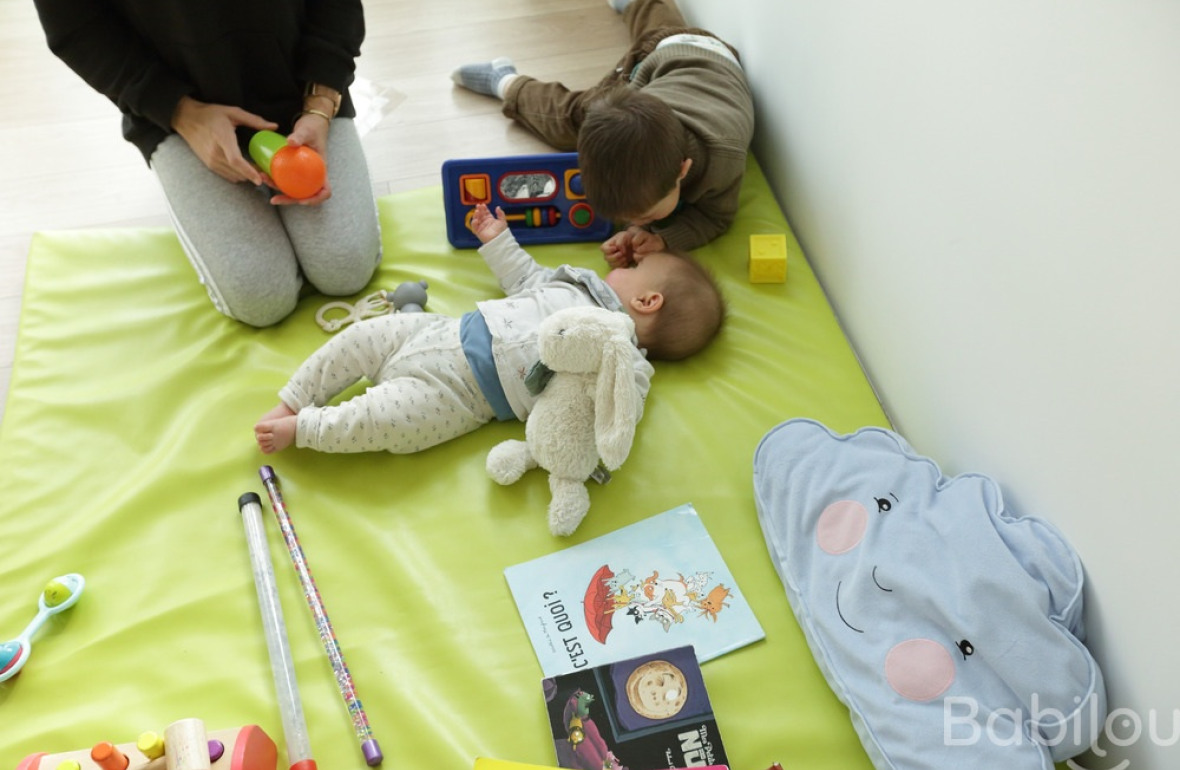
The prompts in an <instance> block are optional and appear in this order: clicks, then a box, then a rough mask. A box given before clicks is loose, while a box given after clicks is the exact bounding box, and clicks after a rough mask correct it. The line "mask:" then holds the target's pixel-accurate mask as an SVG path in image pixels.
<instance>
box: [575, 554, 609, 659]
mask: <svg viewBox="0 0 1180 770" xmlns="http://www.w3.org/2000/svg"><path fill="white" fill-rule="evenodd" d="M614 576H615V573H614V572H611V568H610V567H608V566H607V565H605V564H603V565H602V566H601V567H599V568H598V571H597V572H595V573H594V577H592V578H590V585H588V586H586V598H585V600H584V601H583V603H582V609H583V611H584V612H585V613H586V627H587V628H589V629H590V635H591V636H593V637H594V638H595V639H596V640H598V642H599V643H600V644H606V635H607V634H609V633H610V631H611V622H612V620H613V618H614V614H613V613H614V601H613V599H614V592H613V591H611V590H610V588H608V584H607V581H608V580H610V579H611V578H613V577H614Z"/></svg>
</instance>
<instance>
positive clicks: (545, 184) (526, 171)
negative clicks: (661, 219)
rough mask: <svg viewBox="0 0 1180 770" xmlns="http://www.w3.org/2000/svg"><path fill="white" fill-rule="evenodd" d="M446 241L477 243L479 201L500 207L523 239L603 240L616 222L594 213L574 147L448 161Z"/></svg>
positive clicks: (474, 245) (445, 172)
mask: <svg viewBox="0 0 1180 770" xmlns="http://www.w3.org/2000/svg"><path fill="white" fill-rule="evenodd" d="M442 178H443V205H444V207H445V210H446V217H447V240H449V241H450V242H451V245H452V246H454V247H455V248H457V249H464V248H477V247H479V245H480V243H479V239H478V238H476V237H475V234H474V233H473V232H471V227H470V222H471V215H472V212H474V211H475V206H476V204H479V203H483V204H486V205H487V207H488V208H489V209H490V210H492V211H495V210H496V207H497V206H499V207H501V208H503V209H504V213H505V214H506V215H507V217H508V226H509V228H511V230H512V232H513V235H515V236H516V240H517V242H519V243H522V244H525V243H570V242H574V241H604V240H606V239H607V238H609V237H610V235H611V232H612V231H613V229H614V228H613V225H612V224H611V223H610V222H609V221H608V220H606V219H603V218H601V217H599V216H597V215H596V214H595V211H594V207H593V206H592V205H591V204H590V202H589V201H588V200H586V193H585V191H584V190H583V189H582V172H581V170H580V169H579V168H578V154H577V153H576V152H556V153H547V154H539V155H517V156H508V157H503V158H467V159H459V160H448V161H446V162H445V163H443V166H442Z"/></svg>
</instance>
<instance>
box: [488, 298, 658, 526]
mask: <svg viewBox="0 0 1180 770" xmlns="http://www.w3.org/2000/svg"><path fill="white" fill-rule="evenodd" d="M634 329H635V324H634V323H633V322H632V321H631V318H630V316H628V315H627V314H626V313H620V312H616V311H612V310H606V309H604V308H600V307H575V308H567V309H565V310H559V311H558V312H556V313H554V314H553V315H551V316H549V317H548V318H546V319H545V320H544V321H542V322H541V326H540V329H539V339H538V347H539V351H540V357H541V363H542V364H544V365H545V366H546V367H548V369H550V370H551V371H552V372H553V374H552V377H551V379H550V380H549V382H548V384H547V385H546V386H545V389H544V390H543V391H541V394H540V395H539V396H538V398H537V403H536V406H535V407H534V408H533V411H532V412H531V413H530V414H529V417H528V420H527V421H526V422H525V430H524V435H525V440H524V441H517V440H515V439H510V440H508V441H503V442H501V443H499V444H497V445H496V446H495V447H493V448H492V451H491V452H490V453H488V461H487V469H488V475H490V476H491V477H492V478H493V479H495V480H496V481H497V482H499V483H501V484H512V483H513V482H515V481H517V480H518V479H519V478H520V477H521V476H522V475H524V472H525V471H527V470H530V469H531V468H536V467H541V468H544V469H545V470H547V471H549V489H550V492H551V493H552V500H551V501H550V503H549V531H550V532H552V533H553V534H555V535H569V534H572V533H573V531H574V530H575V529H577V528H578V525H579V524H581V523H582V519H583V518H584V517H585V516H586V512H587V511H588V510H589V509H590V493H589V492H587V490H586V480H587V479H588V478H590V476H591V474H593V473H594V470H595V469H596V468H597V467H598V465H599V460H601V461H602V464H603V465H605V466H606V468H607V469H608V470H615V469H616V468H618V467H619V466H620V465H622V464H623V461H624V460H626V459H627V454H628V453H629V452H630V451H631V442H632V440H633V439H634V438H635V423H636V422H637V421H638V419H639V413H640V412H639V410H640V407H641V404H640V394H639V388H638V386H637V385H636V384H635V372H634V369H633V366H632V356H633V355H634V344H633V343H632V341H631V337H632V334H633V332H634Z"/></svg>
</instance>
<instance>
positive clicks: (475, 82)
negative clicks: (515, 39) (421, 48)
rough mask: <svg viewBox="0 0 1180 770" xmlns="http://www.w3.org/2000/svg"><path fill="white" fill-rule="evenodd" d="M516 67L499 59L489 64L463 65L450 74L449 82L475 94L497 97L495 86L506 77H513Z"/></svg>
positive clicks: (508, 61) (505, 59)
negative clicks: (451, 81)
mask: <svg viewBox="0 0 1180 770" xmlns="http://www.w3.org/2000/svg"><path fill="white" fill-rule="evenodd" d="M515 74H516V67H515V65H513V63H512V60H511V59H507V58H504V57H500V58H499V59H493V60H492V61H490V62H481V63H479V64H464V65H463V66H462V67H460V68H459V69H457V70H455V71H454V72H452V73H451V80H453V81H455V82H456V83H458V84H459V85H461V86H463V87H464V88H467V89H470V90H472V91H475V92H476V93H477V94H486V95H487V96H499V94H497V92H496V86H497V85H498V84H499V83H500V80H501V79H503V78H505V77H507V76H508V75H515Z"/></svg>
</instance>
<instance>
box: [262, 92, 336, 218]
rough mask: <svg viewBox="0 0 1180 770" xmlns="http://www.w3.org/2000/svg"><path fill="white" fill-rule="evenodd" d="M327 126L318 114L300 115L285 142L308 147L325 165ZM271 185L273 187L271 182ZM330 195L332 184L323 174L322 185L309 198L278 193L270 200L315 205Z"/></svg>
mask: <svg viewBox="0 0 1180 770" xmlns="http://www.w3.org/2000/svg"><path fill="white" fill-rule="evenodd" d="M329 126H330V124H329V121H328V120H327V119H325V118H323V117H322V116H320V115H314V114H309V115H302V116H300V118H299V119H298V120H296V121H295V125H294V126H292V127H291V133H290V134H288V135H287V144H288V145H289V146H291V147H299V146H300V145H303V146H306V147H310V148H311V149H313V150H315V151H316V152H318V153H319V154H320V157H321V158H323V159H324V165H325V166H327V164H328V129H329ZM267 183H268V184H269V183H270V180H267ZM271 186H272V187H274V185H273V184H271ZM331 197H332V185H331V184H330V183H329V182H328V178H327V177H326V176H325V177H324V186H323V187H321V188H320V191H319V192H317V193H316V194H315V195H313V196H311V197H310V198H292V197H290V196H289V195H283V194H282V193H279V194H277V195H275V196H273V197H272V198H271V199H270V202H271V203H273V204H275V205H276V206H290V205H298V206H317V205H319V204H321V203H323V202H324V201H326V200H328V198H331Z"/></svg>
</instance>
